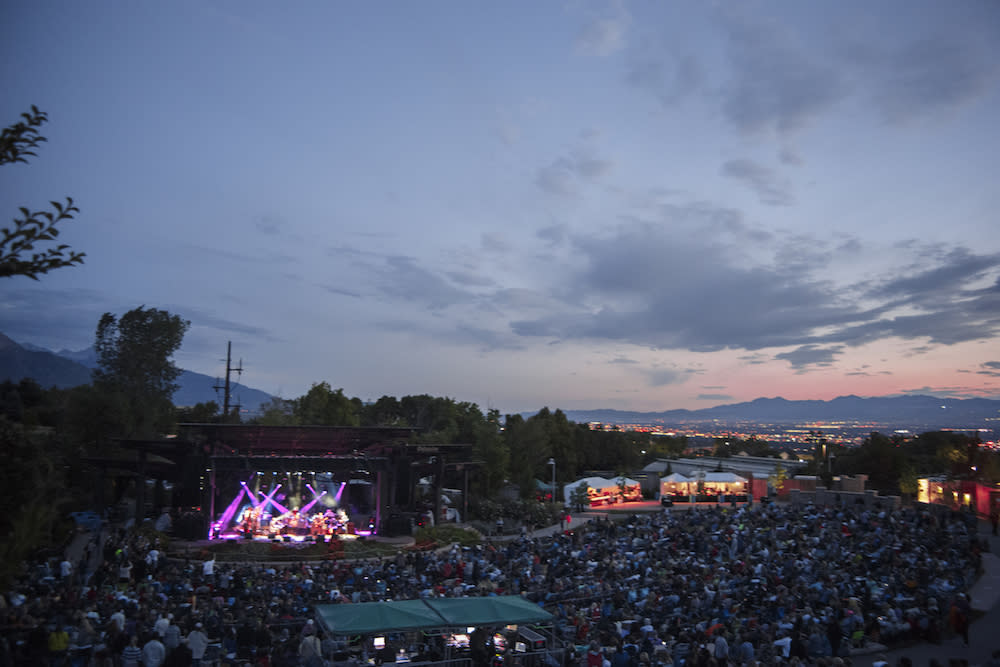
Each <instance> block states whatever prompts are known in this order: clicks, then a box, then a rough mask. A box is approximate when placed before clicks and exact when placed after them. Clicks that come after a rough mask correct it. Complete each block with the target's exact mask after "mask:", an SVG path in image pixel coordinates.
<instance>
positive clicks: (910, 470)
mask: <svg viewBox="0 0 1000 667" xmlns="http://www.w3.org/2000/svg"><path fill="white" fill-rule="evenodd" d="M918 480H919V476H918V475H917V469H916V468H914V467H913V464H912V463H911V462H909V461H907V462H906V463H904V464H903V467H902V469H901V470H900V471H899V492H900V493H901V494H902V495H903V497H904V498H913V497H914V496H915V495H917V491H919V490H920V483H919V481H918Z"/></svg>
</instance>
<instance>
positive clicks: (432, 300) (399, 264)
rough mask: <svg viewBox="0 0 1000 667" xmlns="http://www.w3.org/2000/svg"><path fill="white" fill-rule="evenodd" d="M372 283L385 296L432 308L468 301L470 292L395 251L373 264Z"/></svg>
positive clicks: (413, 259)
mask: <svg viewBox="0 0 1000 667" xmlns="http://www.w3.org/2000/svg"><path fill="white" fill-rule="evenodd" d="M373 270H374V273H375V280H376V282H375V287H376V288H377V289H378V291H379V292H380V293H381V294H382V295H383V296H384V297H387V298H390V299H399V300H403V301H407V302H409V303H419V304H423V305H425V306H427V307H428V308H431V309H441V308H447V307H448V306H451V305H454V304H457V303H463V302H468V301H469V300H470V299H471V294H470V293H469V292H467V291H465V290H463V289H459V288H457V287H455V286H454V285H452V284H451V283H449V282H448V281H446V280H445V279H444V278H442V277H441V276H440V275H438V274H437V273H435V272H434V271H432V270H429V269H426V268H424V267H422V266H420V264H419V263H418V261H417V260H416V259H415V258H413V257H405V256H402V255H394V256H390V257H386V258H385V259H384V262H383V263H382V264H381V265H379V266H376V267H373Z"/></svg>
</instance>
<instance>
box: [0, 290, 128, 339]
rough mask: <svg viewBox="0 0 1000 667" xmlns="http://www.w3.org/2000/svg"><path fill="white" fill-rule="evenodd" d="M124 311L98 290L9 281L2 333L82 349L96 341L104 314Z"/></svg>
mask: <svg viewBox="0 0 1000 667" xmlns="http://www.w3.org/2000/svg"><path fill="white" fill-rule="evenodd" d="M10 280H11V279H8V281H10ZM124 310H127V309H125V308H122V305H121V304H120V303H119V302H118V301H117V300H115V299H113V298H112V297H110V296H109V295H107V294H105V293H102V292H98V291H96V290H91V289H82V288H73V289H61V290H60V289H41V288H32V287H26V288H18V287H11V286H10V285H9V284H8V285H5V286H4V290H3V293H2V294H0V332H3V333H4V334H6V335H7V336H9V337H10V338H12V339H14V340H16V341H19V342H29V343H33V344H35V345H40V346H42V347H46V348H49V349H52V350H59V349H71V350H75V349H82V348H85V347H87V346H89V345H93V344H94V337H95V335H96V330H97V322H98V320H100V318H101V315H103V314H104V313H106V312H113V313H117V312H124Z"/></svg>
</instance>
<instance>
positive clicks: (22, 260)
mask: <svg viewBox="0 0 1000 667" xmlns="http://www.w3.org/2000/svg"><path fill="white" fill-rule="evenodd" d="M21 118H22V119H23V120H21V121H19V122H17V123H15V124H14V125H11V126H9V127H5V128H3V131H2V132H0V164H12V163H15V162H24V163H27V162H28V159H27V158H28V157H29V156H31V157H34V156H35V155H36V153H35V151H34V149H35V148H37V147H38V145H39V144H40V143H42V142H44V141H47V139H46V138H45V137H43V136H42V135H41V134H39V132H38V128H39V127H41V126H42V125H43V124H44V123H45V122H47V121H48V114H46V113H45V112H44V111H39V109H38V107H36V106H34V105H32V107H31V111H30V112H28V113H22V114H21ZM49 203H50V204H51V205H52V208H53V209H54V210H52V211H34V212H32V211H30V210H29V209H27V208H25V207H23V206H22V207H20V210H21V216H20V217H15V218H14V227H13V228H4V229H3V230H2V238H0V278H10V277H12V276H27V277H28V278H31V279H32V280H38V276H39V275H40V274H44V273H48V272H49V271H52V270H54V269H60V268H63V267H66V266H72V265H74V264H83V258H84V257H85V254H84V253H82V252H76V251H74V250H71V249H70V247H69V246H68V245H67V244H65V243H62V244H59V245H57V246H55V247H49V248H45V249H44V250H39V251H38V252H35V245H36V244H38V243H48V242H53V241H55V240H56V237H57V236H59V230H58V229H57V227H56V226H57V225H58V224H59V223H60V222H64V221H66V220H72V219H73V214H74V213H79V212H80V209H78V208H77V207H76V206H74V205H73V198H72V197H67V198H66V203H65V204H62V203H60V202H57V201H52V202H49Z"/></svg>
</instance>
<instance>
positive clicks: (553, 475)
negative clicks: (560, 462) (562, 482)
mask: <svg viewBox="0 0 1000 667" xmlns="http://www.w3.org/2000/svg"><path fill="white" fill-rule="evenodd" d="M549 465H550V466H552V508H553V509H555V506H556V460H555V459H554V458H550V459H549Z"/></svg>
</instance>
